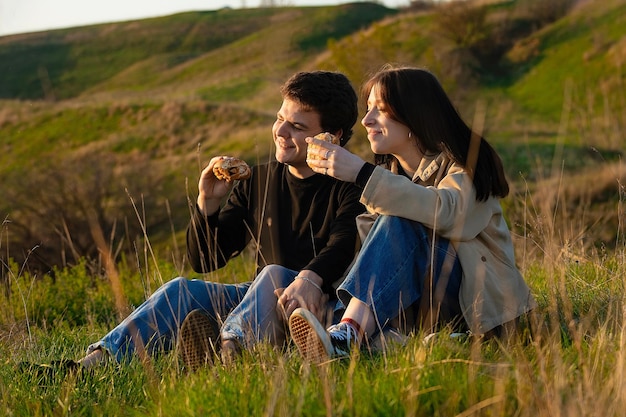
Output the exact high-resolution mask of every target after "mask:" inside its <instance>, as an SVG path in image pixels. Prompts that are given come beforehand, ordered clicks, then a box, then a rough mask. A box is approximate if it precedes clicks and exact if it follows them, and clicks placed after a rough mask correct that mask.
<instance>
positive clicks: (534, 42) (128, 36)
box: [0, 0, 626, 264]
mask: <svg viewBox="0 0 626 417" xmlns="http://www.w3.org/2000/svg"><path fill="white" fill-rule="evenodd" d="M517 3H519V2H504V3H501V4H496V5H491V6H488V8H487V9H486V10H487V14H486V16H487V20H486V22H487V24H486V26H485V27H486V28H487V29H489V30H492V32H490V33H495V34H497V33H499V32H497V31H496V30H495V29H494V28H500V27H502V26H507V27H515V28H518V27H519V26H522V27H523V28H524V29H523V30H518V32H515V33H518V35H516V36H518V37H516V38H510V39H508V41H510V44H508V43H507V42H508V41H507V42H504V43H503V45H506V48H503V50H502V51H501V56H499V57H498V59H497V61H494V63H492V64H494V66H493V68H495V69H496V70H495V71H494V70H493V68H490V69H489V70H487V69H484V68H481V66H480V65H479V64H480V62H479V59H478V58H480V56H479V57H478V58H477V56H476V53H475V52H476V51H473V52H474V55H472V51H471V50H469V49H467V48H463V47H460V46H459V45H458V44H455V43H454V42H453V41H452V40H451V39H450V38H449V37H447V36H446V31H445V27H443V28H442V26H441V15H440V14H439V12H438V11H437V10H434V11H426V12H423V11H419V12H410V11H403V12H398V11H395V10H391V9H387V8H385V7H382V6H380V5H377V4H371V3H353V4H347V5H342V6H333V7H310V8H309V7H307V8H297V7H287V8H271V9H246V10H220V11H216V12H193V13H183V14H179V15H174V16H169V17H163V18H158V19H147V20H142V21H135V22H122V23H113V24H106V25H96V26H89V27H84V28H74V29H65V30H60V31H51V32H42V33H34V34H26V35H17V36H9V37H3V38H0V74H2V77H0V97H1V98H4V100H3V101H2V102H0V136H1V137H2V140H1V142H0V188H1V190H0V191H1V194H2V195H3V199H2V201H0V213H1V214H2V216H3V218H5V219H6V220H5V222H4V223H3V226H4V227H3V229H2V233H3V235H2V237H3V239H2V242H3V243H2V244H0V248H2V249H3V252H7V251H8V252H10V253H11V254H12V256H14V257H15V258H16V259H21V260H23V259H25V258H26V254H28V253H32V251H31V249H32V248H35V247H36V248H37V250H36V253H37V254H40V258H41V259H42V262H43V263H46V264H59V263H63V262H69V261H73V260H74V259H77V258H78V257H80V256H83V255H93V254H94V253H97V251H96V252H94V250H95V249H94V247H93V237H92V236H91V234H90V233H91V232H90V227H91V226H92V225H93V221H94V219H93V218H92V217H93V213H96V215H95V216H96V223H98V224H100V226H101V227H102V229H103V231H104V233H105V235H106V236H111V238H110V239H111V245H112V247H116V246H117V245H119V247H120V248H122V247H124V248H126V249H125V250H132V248H133V245H135V247H136V246H137V244H136V242H135V239H143V231H142V230H141V229H142V228H145V229H146V230H147V231H149V236H150V239H151V241H152V243H153V244H155V245H156V246H162V247H165V246H168V247H170V249H171V247H172V246H173V247H176V246H177V245H179V246H180V245H181V244H182V242H181V238H182V231H183V230H184V228H185V225H186V222H187V219H188V203H189V202H190V201H191V202H192V201H193V200H194V198H195V197H194V192H195V191H194V189H195V181H196V178H197V175H198V171H199V169H201V167H202V166H203V164H205V163H206V161H207V160H208V158H210V157H211V156H213V155H216V154H234V155H238V156H241V157H243V158H245V159H246V160H248V161H249V162H250V163H256V162H262V161H265V160H267V159H268V158H270V157H271V155H272V149H271V140H270V137H269V133H270V126H271V123H272V121H273V119H274V113H275V111H276V109H277V108H278V106H279V104H280V97H279V94H278V87H279V86H280V84H281V83H282V82H283V81H284V79H285V78H286V77H288V76H289V75H290V74H291V73H293V72H294V71H298V70H311V69H315V68H321V69H329V70H340V71H343V72H345V73H346V74H348V75H349V76H350V78H351V80H352V81H353V83H354V85H355V87H356V86H358V85H359V84H360V83H361V81H362V80H363V79H364V78H365V77H366V76H367V74H368V73H370V72H372V71H374V70H376V69H377V68H379V67H380V66H381V65H383V64H384V63H386V62H397V63H401V64H409V65H418V66H425V67H428V68H430V69H431V70H433V71H434V72H435V73H436V74H437V75H438V76H439V77H440V79H441V80H442V82H443V84H444V85H445V87H446V89H447V90H448V91H449V92H450V94H451V95H452V97H453V98H454V100H455V103H457V104H458V106H459V110H460V112H461V113H462V114H463V115H464V116H465V118H466V119H467V120H473V119H474V118H475V117H477V116H481V115H482V113H481V111H480V110H481V109H483V108H484V109H485V110H486V112H485V114H484V117H485V126H486V129H487V131H486V135H487V137H488V138H489V140H490V141H491V142H492V143H493V144H494V145H495V146H496V148H498V150H499V151H500V152H501V154H502V156H503V159H504V160H505V164H506V168H507V173H508V175H509V177H510V178H511V180H512V181H513V183H514V189H517V190H520V193H522V194H523V193H524V188H526V187H530V188H531V192H535V191H536V192H539V191H540V188H541V187H543V185H542V184H544V180H545V184H547V185H546V187H548V188H554V186H553V183H552V182H551V181H552V178H553V177H555V176H559V175H565V176H566V178H567V176H568V175H569V172H570V171H571V172H576V174H577V175H580V174H581V172H582V173H583V174H584V172H585V169H587V168H586V167H589V170H590V171H589V172H590V173H593V172H594V170H596V171H597V167H598V166H600V165H602V166H603V167H604V166H606V165H607V164H611V163H615V164H619V162H611V161H619V160H620V158H621V156H622V153H623V152H624V142H623V137H624V129H625V128H626V111H625V106H626V96H625V93H624V91H625V89H624V88H623V85H624V78H625V75H624V73H623V71H621V68H622V65H623V63H624V60H625V56H626V25H625V24H624V16H626V0H611V1H608V2H600V1H598V0H596V1H586V2H583V3H581V4H580V5H579V6H578V7H576V8H574V9H573V10H571V11H570V12H569V13H568V14H567V15H566V16H564V17H562V18H560V19H559V20H557V21H555V22H553V23H551V24H549V25H546V26H543V27H540V28H539V27H538V28H534V27H531V26H523V25H525V24H527V23H526V22H527V17H524V16H522V17H520V15H519V8H518V7H517ZM515 25H517V26H515ZM516 30H517V29H516ZM509 33H513V32H509ZM519 33H521V35H519ZM494 42H495V41H494ZM500 42H502V41H500ZM355 132H356V133H355V137H354V139H353V140H352V141H351V144H350V147H351V149H353V150H355V151H357V152H359V153H362V154H363V155H364V156H366V157H369V148H368V145H367V141H366V139H365V137H364V135H363V132H362V129H359V128H358V126H357V128H356V129H355ZM562 170H563V174H562V172H561V171H562ZM602 172H606V174H603V175H605V176H606V177H605V178H603V179H599V181H598V183H600V182H602V183H603V184H604V183H606V185H603V186H602V188H601V189H599V190H598V194H597V195H594V194H593V193H591V195H587V194H585V197H584V199H585V201H588V203H587V204H589V205H593V210H591V209H590V210H589V212H594V213H596V212H598V213H601V212H602V211H604V212H605V213H604V214H603V215H594V216H593V218H590V219H585V222H587V220H588V223H591V224H594V231H595V230H597V231H598V234H597V235H594V234H593V233H589V234H588V237H586V239H588V241H589V242H590V243H591V244H595V243H597V242H602V244H608V245H611V244H614V243H615V240H616V235H617V234H618V233H619V230H620V229H619V228H620V227H622V226H620V223H619V219H618V218H617V217H616V215H615V214H616V213H615V212H614V207H615V205H616V204H619V203H620V201H621V200H620V198H621V197H620V194H619V189H618V187H619V184H620V182H619V181H622V182H621V184H623V183H624V181H626V179H623V178H621V175H622V174H621V172H622V171H621V170H611V169H604V168H603V170H602ZM615 172H619V174H617V177H613V178H612V177H611V175H613V176H615V175H616V174H614V173H615ZM590 175H593V174H590ZM577 178H579V177H577ZM616 180H617V181H616ZM565 181H567V180H565ZM577 181H578V180H577ZM94 189H98V190H99V192H98V193H97V195H94V193H93V190H94ZM25 190H26V191H25ZM575 191H576V189H575V187H574V188H573V189H569V191H568V193H571V194H575ZM585 192H586V193H589V191H588V190H585ZM547 198H548V197H546V199H547ZM549 198H550V199H552V200H554V201H555V203H554V204H556V201H557V200H558V199H559V198H562V196H559V195H558V194H557V195H551V196H550V197H549ZM568 198H569V199H571V201H581V197H580V195H579V196H576V195H569V194H568ZM518 199H520V197H519V195H517V194H516V195H513V196H512V198H510V199H508V200H507V201H505V205H506V206H507V210H508V213H509V214H510V215H511V223H512V224H513V225H518V224H519V225H520V233H524V232H523V231H522V230H525V228H526V227H527V226H528V222H527V221H526V220H522V218H523V217H524V216H527V213H525V212H524V210H525V209H526V208H525V207H522V206H518V204H520V202H519V201H518ZM520 200H521V199H520ZM522 203H524V202H523V201H522ZM133 204H135V205H137V204H139V205H140V206H141V209H140V210H139V209H137V207H136V206H135V207H133ZM607 210H610V211H611V212H609V213H607ZM136 212H139V213H141V215H139V216H138V215H137V214H136ZM90 216H92V217H90ZM138 217H141V218H138ZM90 222H91V223H90ZM121 224H124V225H125V226H124V227H121V226H119V225H121ZM90 225H91V226H90ZM516 227H517V226H516ZM172 234H173V235H174V242H173V241H172ZM7 237H8V239H7ZM563 239H566V237H563ZM4 242H8V245H9V248H7V249H8V250H5V248H4V247H2V245H6V244H7V243H4ZM133 242H135V243H133ZM611 242H612V243H611ZM170 249H168V250H170ZM31 259H32V258H31Z"/></svg>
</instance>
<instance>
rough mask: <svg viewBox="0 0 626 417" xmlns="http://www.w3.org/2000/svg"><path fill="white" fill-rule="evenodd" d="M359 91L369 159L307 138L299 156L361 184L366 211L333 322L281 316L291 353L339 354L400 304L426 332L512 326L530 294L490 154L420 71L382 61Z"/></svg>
mask: <svg viewBox="0 0 626 417" xmlns="http://www.w3.org/2000/svg"><path fill="white" fill-rule="evenodd" d="M363 93H364V97H365V98H366V101H367V113H366V114H365V116H364V117H363V119H362V121H361V123H362V124H363V126H365V129H366V130H367V137H368V140H369V142H370V147H371V149H372V151H373V152H374V154H375V164H376V165H373V164H370V163H366V162H365V161H363V160H362V159H361V158H360V157H358V156H357V155H354V154H352V153H350V152H349V151H348V150H346V149H343V148H341V147H339V146H336V145H332V144H328V143H324V142H322V141H320V140H317V139H314V138H308V139H307V141H308V143H309V144H314V145H317V146H310V151H309V158H308V160H307V161H308V163H309V165H310V166H311V168H312V169H313V170H314V171H315V172H318V173H323V174H326V175H330V176H333V177H335V178H337V179H340V180H343V181H349V182H354V183H355V184H356V185H357V186H358V187H360V188H361V189H362V194H361V199H360V201H361V202H362V203H363V204H364V205H365V206H366V207H367V209H368V212H369V216H368V215H365V216H367V217H364V216H361V217H360V218H359V219H358V222H359V230H360V231H363V230H367V229H368V228H369V225H371V229H369V233H367V237H366V238H365V239H364V240H363V244H362V248H361V251H360V252H359V255H358V256H357V258H356V260H355V262H354V264H353V266H352V268H351V269H350V271H349V273H348V275H347V277H346V279H345V280H344V282H343V283H342V284H341V285H340V286H339V288H338V290H337V295H338V297H339V300H340V301H341V303H342V304H343V306H344V307H345V312H344V314H343V317H342V319H341V321H340V322H339V323H338V324H336V325H333V326H331V327H329V328H328V329H327V330H324V328H323V327H322V326H321V325H320V324H319V322H318V321H317V320H316V319H315V317H314V316H313V315H312V314H310V313H309V312H308V311H307V310H304V309H297V310H296V311H294V313H293V314H292V315H291V316H290V319H289V324H290V330H291V337H292V338H293V340H294V342H295V343H296V345H297V346H298V348H299V350H300V352H301V353H302V354H303V356H305V357H306V358H308V359H309V360H312V361H316V362H319V361H324V360H326V359H328V358H330V357H337V356H345V355H348V354H349V352H350V351H351V350H352V349H354V348H357V347H358V346H360V344H361V343H363V342H364V341H368V340H371V337H372V336H373V335H374V334H375V333H376V332H378V331H381V330H384V329H385V328H386V327H388V326H389V325H390V323H391V322H392V321H394V320H395V321H396V322H397V321H398V319H401V320H404V321H408V322H409V324H410V322H411V315H410V314H409V312H410V311H416V314H415V316H414V317H413V319H414V320H413V322H414V324H415V325H417V326H421V328H422V329H423V330H425V331H427V332H430V331H434V330H435V329H436V328H437V327H440V326H441V325H443V324H448V325H451V326H452V327H453V328H457V329H462V330H465V329H469V331H471V332H472V333H473V334H476V335H492V334H495V335H501V334H502V332H503V330H505V331H508V330H510V329H513V328H514V325H515V324H516V322H517V319H518V318H519V317H520V316H521V315H523V314H525V313H527V312H529V311H530V310H531V309H532V308H534V307H535V305H536V303H535V301H534V299H533V297H532V295H531V293H530V290H529V288H528V286H527V285H526V283H525V282H524V280H523V278H522V276H521V274H520V272H519V271H518V269H517V268H516V266H515V258H514V253H513V245H512V242H511V236H510V232H509V230H508V227H507V225H506V222H505V219H504V217H503V214H502V208H501V206H500V202H499V199H500V198H503V197H505V196H506V195H507V194H508V192H509V186H508V183H507V180H506V178H505V175H504V170H503V167H502V162H501V160H500V158H499V156H498V155H497V154H496V152H495V150H494V149H493V148H492V147H491V146H490V145H489V144H488V143H487V141H486V140H485V139H484V138H482V137H481V136H480V135H478V134H476V132H472V130H471V129H470V128H469V127H468V126H467V124H466V123H465V122H464V121H463V120H462V119H461V117H460V116H459V114H458V113H457V111H456V110H455V108H454V106H453V105H452V103H451V102H450V99H449V98H448V96H447V94H446V93H445V91H444V90H443V88H442V87H441V85H440V83H439V82H438V80H437V79H436V78H435V76H433V75H432V74H431V73H430V72H428V71H425V70H423V69H418V68H397V69H394V68H385V69H383V70H382V71H380V72H379V73H377V74H376V75H374V76H373V77H372V78H371V79H370V80H369V81H368V82H367V83H366V84H365V85H364V89H363ZM372 219H374V221H373V224H372ZM367 220H369V222H368V221H367ZM362 236H363V234H362Z"/></svg>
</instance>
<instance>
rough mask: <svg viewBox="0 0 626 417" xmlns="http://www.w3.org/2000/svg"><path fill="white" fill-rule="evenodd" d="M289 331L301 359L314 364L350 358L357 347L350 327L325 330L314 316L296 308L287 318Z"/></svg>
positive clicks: (341, 325)
mask: <svg viewBox="0 0 626 417" xmlns="http://www.w3.org/2000/svg"><path fill="white" fill-rule="evenodd" d="M289 331H290V333H291V338H292V339H293V341H294V343H295V344H296V346H297V347H298V350H299V351H300V354H301V355H302V357H303V358H304V359H306V360H307V361H309V362H312V363H315V364H321V363H324V362H326V361H328V360H330V359H333V358H341V357H346V356H350V352H351V351H352V350H353V349H354V347H356V346H359V339H358V335H357V334H356V332H355V331H354V329H353V328H352V326H350V325H348V324H347V323H339V324H335V325H332V326H330V327H329V328H328V330H325V329H324V327H323V326H322V325H321V324H320V322H319V321H318V320H317V318H316V317H315V315H314V314H313V313H311V312H310V311H309V310H306V309H303V308H297V309H296V310H294V312H293V313H292V314H291V317H289Z"/></svg>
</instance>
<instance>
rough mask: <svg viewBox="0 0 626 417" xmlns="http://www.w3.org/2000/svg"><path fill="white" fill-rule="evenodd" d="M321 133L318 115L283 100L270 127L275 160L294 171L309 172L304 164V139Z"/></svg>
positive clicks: (287, 100) (296, 103) (287, 99)
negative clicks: (274, 148) (274, 146)
mask: <svg viewBox="0 0 626 417" xmlns="http://www.w3.org/2000/svg"><path fill="white" fill-rule="evenodd" d="M321 132H322V126H321V124H320V115H319V113H317V112H315V111H307V110H305V109H304V108H303V106H302V104H300V103H299V102H298V101H294V100H291V99H289V98H285V99H284V100H283V104H282V105H281V107H280V110H278V113H277V114H276V121H275V122H274V126H273V127H272V135H273V137H274V144H275V145H276V160H277V161H278V162H282V163H283V164H287V165H290V166H292V167H293V168H295V169H296V170H305V171H308V170H310V168H309V167H308V165H307V164H306V147H307V144H306V142H305V141H304V139H305V138H306V137H308V136H315V135H317V134H318V133H321ZM311 173H312V172H311Z"/></svg>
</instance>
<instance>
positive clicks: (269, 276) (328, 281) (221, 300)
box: [80, 71, 364, 369]
mask: <svg viewBox="0 0 626 417" xmlns="http://www.w3.org/2000/svg"><path fill="white" fill-rule="evenodd" d="M281 93H282V97H283V102H282V105H281V107H280V109H279V111H278V113H277V117H276V121H275V122H274V125H273V128H272V135H273V139H274V144H275V146H276V152H275V156H276V161H272V162H270V163H268V164H263V165H259V166H256V167H253V169H252V175H251V177H250V178H249V179H246V180H242V181H239V182H234V183H231V182H228V181H226V180H218V179H217V177H216V176H215V175H214V173H213V166H214V165H215V164H216V163H217V162H218V161H219V160H220V158H221V157H215V158H213V159H211V161H210V162H209V164H208V165H207V167H206V168H205V169H204V170H203V171H202V173H201V175H200V180H199V183H198V188H199V193H198V198H197V204H196V207H195V212H194V213H193V216H192V220H191V222H190V224H189V227H188V230H187V252H188V257H189V259H190V261H191V265H192V267H193V268H194V270H195V271H197V272H209V271H213V270H216V269H218V268H221V267H222V266H224V265H226V263H227V262H228V261H229V260H230V259H231V258H233V257H235V256H237V255H238V254H239V253H241V251H242V250H243V249H244V248H245V247H247V246H248V244H250V243H251V242H252V244H253V245H254V247H255V249H256V255H257V256H256V262H257V266H258V268H257V272H258V273H259V274H261V275H263V278H264V279H261V280H259V278H257V280H258V281H259V282H260V283H263V285H261V286H258V285H253V284H252V283H250V282H248V283H240V284H222V283H216V282H207V281H204V280H197V279H194V280H188V279H186V278H182V277H179V278H176V279H174V280H172V281H170V282H168V283H166V284H164V285H163V286H162V287H161V288H159V289H158V290H157V291H156V292H155V293H154V294H153V295H152V296H151V297H150V298H148V299H147V300H146V301H145V302H144V303H143V304H142V305H141V306H139V307H138V308H137V309H136V310H135V311H134V312H133V313H131V314H130V315H129V316H128V317H127V318H126V319H125V320H124V321H123V322H122V323H120V324H119V325H118V326H117V327H116V328H115V329H113V330H112V331H111V332H109V333H108V334H107V335H106V336H104V337H103V338H102V339H101V340H100V341H99V342H98V343H95V344H93V345H91V346H90V347H89V349H88V355H87V356H86V357H84V358H83V359H82V360H81V361H80V363H81V364H82V365H83V366H85V367H89V366H91V365H93V364H94V363H98V362H99V361H100V360H101V359H102V358H103V357H104V356H105V353H108V354H110V355H112V356H113V357H115V358H116V359H117V360H118V361H121V360H123V359H124V358H128V357H129V355H130V354H132V353H133V352H143V351H145V350H147V351H148V352H152V351H154V350H155V349H156V348H158V349H164V350H167V349H170V348H172V347H173V346H174V343H175V342H176V340H177V337H178V329H180V328H181V323H182V322H183V320H185V324H184V325H183V327H182V329H181V336H180V337H181V339H182V340H181V342H182V343H181V350H182V354H183V359H184V360H185V362H186V364H187V365H188V366H189V367H190V368H192V369H193V368H195V367H197V366H198V365H200V364H201V363H202V362H206V361H209V360H210V353H209V349H208V348H209V347H211V346H213V347H215V348H216V349H219V348H220V346H221V345H222V343H218V341H217V339H218V336H217V332H218V331H219V328H220V326H221V325H222V323H223V322H225V324H224V326H223V328H222V337H223V338H224V341H223V345H224V348H225V350H227V351H228V352H232V351H233V350H234V349H237V348H240V347H242V346H249V345H250V344H253V343H255V342H257V341H259V340H262V339H267V340H270V341H271V342H272V343H277V344H278V343H281V341H283V340H284V326H283V323H282V321H281V317H280V315H279V314H278V313H277V308H278V309H279V310H280V311H282V313H283V314H284V317H288V315H289V314H290V313H291V312H292V311H293V310H294V309H295V308H297V307H305V308H308V309H309V310H312V311H314V312H316V313H317V314H318V315H319V316H320V317H321V316H323V314H324V310H325V309H324V306H325V303H326V302H327V300H328V299H334V298H335V297H336V296H335V294H334V291H333V283H334V282H335V281H337V280H338V279H340V278H341V277H342V276H343V273H344V272H345V270H346V269H347V267H348V266H349V264H350V262H351V261H352V259H353V256H354V252H355V249H356V242H357V230H356V222H355V217H356V216H357V215H358V214H360V213H361V212H363V211H364V208H363V206H362V205H361V204H360V203H359V196H360V192H359V190H358V189H357V188H356V187H355V186H354V185H353V184H350V183H346V182H342V181H338V180H336V179H334V178H332V177H329V176H326V175H323V174H316V173H315V172H313V170H312V169H311V168H310V167H309V166H308V165H307V163H306V154H307V144H306V141H305V138H307V137H310V136H314V135H316V134H318V133H320V132H330V133H332V134H334V135H335V136H337V137H339V138H341V140H340V144H341V145H342V146H343V145H345V144H346V143H347V142H348V140H349V139H350V137H351V136H352V127H353V126H354V124H355V122H356V118H357V115H358V109H357V97H356V94H355V92H354V89H353V88H352V86H351V85H350V82H349V80H348V79H347V78H346V77H345V76H344V75H342V74H339V73H335V72H326V71H315V72H301V73H298V74H295V75H294V76H292V77H291V78H290V79H289V80H287V81H286V83H285V84H284V85H283V86H282V87H281ZM227 195H228V196H229V197H228V200H227V202H226V203H225V204H224V206H223V207H221V205H222V201H223V199H224V198H225V197H226V196H227ZM257 280H255V283H256V282H257ZM268 283H269V284H268ZM247 293H248V295H247V296H246V294H247ZM278 295H280V298H278ZM244 296H246V297H245V299H244ZM242 300H243V302H242ZM235 307H237V309H236V310H235V311H233V309H235ZM231 312H232V314H231ZM190 313H191V314H190Z"/></svg>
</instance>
